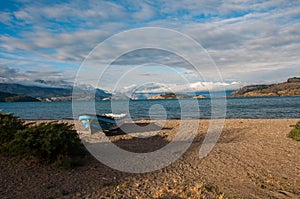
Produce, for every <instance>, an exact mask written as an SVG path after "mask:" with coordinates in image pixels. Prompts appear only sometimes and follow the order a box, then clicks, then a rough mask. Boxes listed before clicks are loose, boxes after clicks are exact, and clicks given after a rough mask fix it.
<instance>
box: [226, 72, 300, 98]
mask: <svg viewBox="0 0 300 199" xmlns="http://www.w3.org/2000/svg"><path fill="white" fill-rule="evenodd" d="M263 96H300V78H298V77H293V78H289V79H288V80H287V81H286V82H283V83H279V84H271V85H251V86H245V87H242V88H240V89H237V90H236V91H234V92H232V93H231V94H230V96H229V97H263Z"/></svg>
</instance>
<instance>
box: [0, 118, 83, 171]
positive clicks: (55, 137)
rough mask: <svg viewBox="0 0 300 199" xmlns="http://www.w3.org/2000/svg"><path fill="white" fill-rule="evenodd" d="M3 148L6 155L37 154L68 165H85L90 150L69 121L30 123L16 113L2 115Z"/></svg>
mask: <svg viewBox="0 0 300 199" xmlns="http://www.w3.org/2000/svg"><path fill="white" fill-rule="evenodd" d="M0 117H1V118H0V122H1V125H0V141H1V145H0V149H1V152H2V153H4V154H6V155H14V156H23V157H34V158H36V159H37V160H38V161H40V162H45V163H51V164H52V163H54V164H55V165H59V166H63V167H65V168H72V167H74V166H77V165H82V164H83V162H82V157H83V156H85V154H86V152H87V151H86V149H85V147H84V146H83V144H82V143H81V140H80V138H79V136H78V134H77V132H76V130H74V128H73V125H69V124H67V123H58V122H50V123H41V124H39V125H33V124H28V125H24V122H23V121H22V120H20V119H19V118H18V117H15V116H13V115H12V114H3V113H1V114H0Z"/></svg>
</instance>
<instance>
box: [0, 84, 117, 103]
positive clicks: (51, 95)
mask: <svg viewBox="0 0 300 199" xmlns="http://www.w3.org/2000/svg"><path fill="white" fill-rule="evenodd" d="M76 91H77V92H76V93H77V94H76V98H77V99H79V100H91V99H96V100H102V99H105V98H110V97H111V94H110V93H108V92H106V91H104V90H101V89H98V88H97V89H95V88H93V89H91V88H90V87H89V88H76ZM0 92H5V93H10V94H23V95H26V96H29V97H32V98H36V99H38V100H40V101H66V100H72V93H73V88H72V87H69V88H67V87H66V88H59V87H40V86H29V85H21V84H10V83H0Z"/></svg>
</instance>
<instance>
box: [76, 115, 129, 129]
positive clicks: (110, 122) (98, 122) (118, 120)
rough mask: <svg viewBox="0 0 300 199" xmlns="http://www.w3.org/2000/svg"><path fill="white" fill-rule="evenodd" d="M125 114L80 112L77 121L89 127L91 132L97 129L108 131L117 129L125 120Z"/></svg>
mask: <svg viewBox="0 0 300 199" xmlns="http://www.w3.org/2000/svg"><path fill="white" fill-rule="evenodd" d="M126 117H127V115H126V114H112V113H107V114H101V115H93V114H80V115H79V121H80V122H82V123H83V125H84V128H86V129H89V131H90V132H91V133H96V132H98V131H103V132H109V131H113V130H116V129H118V128H119V127H120V126H121V125H122V124H123V123H124V122H125V120H126Z"/></svg>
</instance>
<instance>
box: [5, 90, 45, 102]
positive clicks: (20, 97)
mask: <svg viewBox="0 0 300 199" xmlns="http://www.w3.org/2000/svg"><path fill="white" fill-rule="evenodd" d="M38 101H40V100H38V99H36V98H33V97H30V96H27V95H24V94H12V93H6V92H0V102H38Z"/></svg>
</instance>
